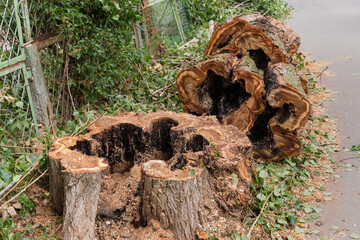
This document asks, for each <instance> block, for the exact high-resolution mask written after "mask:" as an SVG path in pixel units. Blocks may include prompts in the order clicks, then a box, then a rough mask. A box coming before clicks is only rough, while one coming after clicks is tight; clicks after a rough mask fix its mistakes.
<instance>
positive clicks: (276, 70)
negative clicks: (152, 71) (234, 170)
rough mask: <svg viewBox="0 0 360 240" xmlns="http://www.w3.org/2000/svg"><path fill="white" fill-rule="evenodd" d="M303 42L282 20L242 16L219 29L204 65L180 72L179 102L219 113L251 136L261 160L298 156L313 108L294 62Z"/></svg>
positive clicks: (191, 109)
mask: <svg viewBox="0 0 360 240" xmlns="http://www.w3.org/2000/svg"><path fill="white" fill-rule="evenodd" d="M299 44H300V39H299V37H298V35H297V34H296V33H295V32H294V31H293V30H292V28H291V27H290V26H288V25H285V24H284V23H282V22H280V21H278V20H275V19H272V18H270V17H264V16H262V15H260V14H242V15H239V16H238V17H235V18H234V19H233V20H232V21H230V22H228V23H225V24H224V25H222V26H218V27H217V28H216V30H215V32H214V33H213V35H212V38H211V39H210V41H209V43H208V45H207V49H206V51H205V57H204V60H203V61H201V62H199V63H197V65H195V66H193V67H190V68H187V69H184V70H183V71H181V72H180V74H179V75H178V77H177V79H176V80H177V89H178V92H179V99H180V100H181V101H182V102H183V103H184V108H185V110H187V111H188V112H191V113H194V114H198V115H215V116H216V117H217V118H218V120H219V121H220V122H221V123H223V124H232V125H234V126H236V127H237V128H239V129H240V130H242V131H244V132H246V133H247V135H248V136H249V139H250V141H251V142H252V144H253V147H254V149H255V150H256V151H255V153H256V155H255V156H256V157H261V158H263V159H266V160H272V161H276V160H280V159H282V158H284V157H287V156H296V155H298V154H299V153H300V152H301V141H300V139H299V138H298V137H297V132H296V131H297V130H298V129H300V128H301V127H303V126H304V124H305V123H306V121H307V119H308V117H309V114H310V109H311V104H310V102H309V100H308V99H307V96H306V93H307V91H308V89H307V80H306V79H305V78H304V77H302V76H301V74H300V73H299V72H298V71H297V70H296V69H295V67H294V66H293V65H292V64H291V62H292V59H293V56H294V54H296V52H297V49H298V47H299Z"/></svg>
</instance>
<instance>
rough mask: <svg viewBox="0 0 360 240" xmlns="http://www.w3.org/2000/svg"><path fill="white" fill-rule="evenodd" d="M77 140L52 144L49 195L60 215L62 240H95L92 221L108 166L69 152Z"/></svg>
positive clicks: (75, 152) (77, 153)
mask: <svg viewBox="0 0 360 240" xmlns="http://www.w3.org/2000/svg"><path fill="white" fill-rule="evenodd" d="M77 140H79V138H77V137H67V138H62V139H60V140H57V141H55V142H54V144H53V146H52V148H51V150H50V153H49V172H50V174H49V175H50V194H51V198H52V200H53V204H54V208H55V210H56V211H57V213H58V214H60V215H63V219H64V220H63V229H64V239H65V240H66V239H89V240H92V239H95V232H94V227H95V217H96V213H97V204H98V199H99V193H100V186H101V181H102V177H101V176H102V172H103V171H104V170H105V169H106V168H107V167H108V164H107V163H106V162H105V160H104V159H102V158H97V157H93V156H86V157H85V156H84V155H83V154H82V153H80V152H78V151H73V150H71V149H70V148H71V147H72V146H74V145H75V144H76V141H77Z"/></svg>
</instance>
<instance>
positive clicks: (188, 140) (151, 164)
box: [49, 112, 252, 239]
mask: <svg viewBox="0 0 360 240" xmlns="http://www.w3.org/2000/svg"><path fill="white" fill-rule="evenodd" d="M88 130H89V133H87V134H86V135H83V136H78V137H66V138H62V139H59V140H57V141H55V143H54V144H53V147H52V149H51V152H50V155H49V156H50V166H49V168H50V171H51V173H50V175H51V177H50V186H51V196H52V199H53V203H54V206H55V208H56V209H57V211H58V212H59V213H60V214H61V213H63V217H64V225H63V227H64V229H63V230H64V237H65V239H78V238H76V237H77V236H83V238H82V239H91V238H92V239H95V238H93V237H94V222H95V215H96V212H97V213H99V214H100V215H101V216H104V217H122V214H123V213H125V212H128V211H130V210H128V209H127V208H130V206H129V205H128V204H129V198H134V196H133V195H127V193H129V194H134V192H133V191H130V190H129V191H128V190H123V189H126V188H129V186H130V188H131V189H135V190H136V189H139V190H138V191H139V193H137V195H136V196H135V198H136V199H139V201H133V203H132V206H131V212H130V213H129V215H130V216H133V219H130V220H129V219H128V220H127V221H126V224H130V225H131V224H135V225H144V224H145V226H146V224H147V223H149V222H151V221H152V220H154V221H157V222H160V224H161V227H162V228H163V229H168V230H171V231H172V232H173V233H174V235H175V236H176V239H194V237H195V235H196V229H198V227H200V226H202V224H205V223H206V222H207V221H212V220H214V219H217V218H218V217H219V214H221V215H222V216H226V215H227V214H233V215H236V214H237V215H239V214H240V213H241V210H242V209H243V207H244V206H246V205H247V202H248V199H249V198H250V183H251V169H250V167H251V161H250V156H251V155H252V154H251V150H250V148H251V144H250V141H249V139H248V137H247V136H246V135H245V134H244V133H242V132H241V131H240V130H239V129H238V128H236V127H235V126H231V125H229V126H222V125H221V124H219V123H218V121H217V119H216V117H208V116H204V117H197V116H194V115H191V114H186V113H173V112H157V113H149V114H137V113H123V114H120V115H118V116H114V117H111V116H107V117H103V118H101V119H100V120H99V121H97V122H95V123H94V124H93V125H92V126H90V127H89V129H88ZM139 167H141V169H142V171H141V172H142V176H141V178H137V177H132V178H133V179H132V180H131V181H127V179H126V178H123V177H117V179H121V181H120V182H118V183H116V184H113V186H116V188H113V189H110V190H104V191H103V192H104V194H105V193H107V194H109V193H110V195H111V196H108V195H102V194H101V192H102V190H100V187H101V183H102V181H103V177H102V173H103V172H104V171H106V174H107V176H109V175H110V176H111V175H112V174H113V175H114V176H115V175H116V176H119V175H120V176H121V175H124V176H127V175H126V174H127V173H128V172H131V173H132V174H136V172H137V169H139ZM114 179H116V178H115V177H114ZM107 181H108V180H107ZM150 183H152V185H151V184H150ZM138 186H140V187H139V188H138ZM117 191H118V192H117ZM164 194H165V195H164ZM155 196H156V198H155ZM99 198H100V199H101V204H100V205H99V207H97V206H98V199H99ZM114 199H115V200H116V201H115V200H114ZM206 199H208V200H206ZM174 201H176V202H174ZM102 208H104V209H102ZM165 209H168V210H167V211H165ZM205 209H207V210H205ZM225 210H226V211H225ZM206 211H207V213H206ZM200 212H202V214H204V215H201V214H200ZM80 213H82V215H81V214H80ZM181 214H185V216H181ZM137 216H139V217H137ZM80 217H81V218H80ZM80 219H81V222H80ZM85 224H86V231H87V233H84V231H85ZM130 225H129V226H130ZM76 226H77V227H76ZM199 229H200V228H199ZM80 234H82V235H80Z"/></svg>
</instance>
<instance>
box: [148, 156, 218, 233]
mask: <svg viewBox="0 0 360 240" xmlns="http://www.w3.org/2000/svg"><path fill="white" fill-rule="evenodd" d="M142 178H143V182H144V185H143V187H144V191H143V196H142V216H143V218H144V220H145V221H146V222H149V221H150V220H151V219H155V220H157V221H159V222H160V224H161V226H162V227H164V228H165V229H171V230H172V231H173V233H174V235H175V237H176V239H182V240H192V239H195V235H196V232H197V227H198V226H199V225H200V224H203V223H205V222H206V220H207V215H209V210H207V208H206V207H204V205H206V204H209V197H210V196H211V192H212V189H211V183H210V179H209V177H208V174H207V173H206V171H205V170H204V168H194V169H187V170H182V171H171V170H170V167H169V166H168V164H167V163H166V162H164V161H160V160H152V161H149V162H147V163H145V164H144V165H143V170H142Z"/></svg>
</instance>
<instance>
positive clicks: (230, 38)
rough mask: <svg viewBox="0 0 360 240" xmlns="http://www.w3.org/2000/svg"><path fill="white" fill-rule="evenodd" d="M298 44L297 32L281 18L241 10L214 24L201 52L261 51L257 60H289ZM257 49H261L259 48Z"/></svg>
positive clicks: (274, 61) (257, 52) (253, 52)
mask: <svg viewBox="0 0 360 240" xmlns="http://www.w3.org/2000/svg"><path fill="white" fill-rule="evenodd" d="M299 45H300V38H299V36H298V35H297V34H296V33H295V32H294V31H293V30H292V28H291V27H290V26H288V25H286V24H284V23H282V22H281V21H278V20H276V19H273V18H270V17H264V16H262V15H261V14H253V13H245V14H241V15H239V16H237V17H236V18H234V19H233V20H232V21H231V22H229V23H225V24H224V25H223V26H222V27H220V28H218V29H217V30H216V31H215V32H214V34H213V35H212V38H211V39H210V41H209V43H208V45H207V48H206V50H205V56H208V55H216V54H220V53H233V54H235V55H243V54H246V52H251V54H254V55H263V54H265V56H266V57H267V58H268V59H264V57H261V61H264V60H266V61H268V62H269V61H270V62H271V63H273V64H274V63H279V62H292V57H293V55H294V54H295V53H296V52H297V49H298V48H299ZM259 50H261V51H259Z"/></svg>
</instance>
